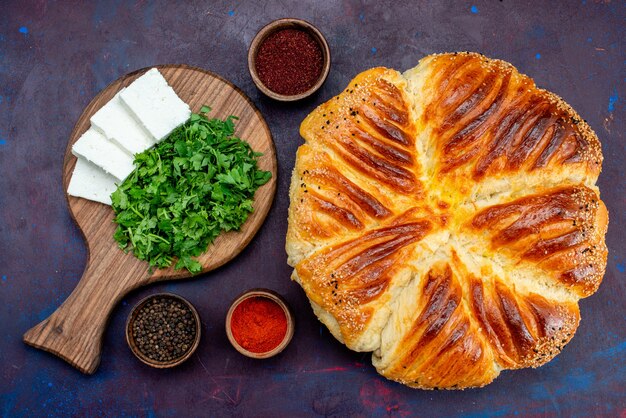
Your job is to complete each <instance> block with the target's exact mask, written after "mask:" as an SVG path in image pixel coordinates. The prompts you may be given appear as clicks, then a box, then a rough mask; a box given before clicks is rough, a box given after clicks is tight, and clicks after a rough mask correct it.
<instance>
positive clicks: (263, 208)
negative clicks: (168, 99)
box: [24, 65, 277, 374]
mask: <svg viewBox="0 0 626 418" xmlns="http://www.w3.org/2000/svg"><path fill="white" fill-rule="evenodd" d="M157 68H158V69H159V71H160V72H161V73H162V74H163V76H164V77H165V78H166V80H167V81H168V83H169V84H170V85H171V86H172V87H173V88H174V90H175V91H176V93H177V94H178V95H179V96H180V98H181V99H182V100H184V101H185V102H187V103H188V104H189V106H190V107H191V109H192V111H194V112H198V111H199V109H200V107H202V106H203V105H207V106H210V107H211V108H212V109H213V110H212V111H211V113H210V116H211V117H217V118H222V119H223V118H225V117H227V116H229V115H236V116H238V117H239V121H238V122H237V123H236V130H235V133H236V135H238V136H239V137H240V138H242V139H243V140H245V141H247V142H248V143H250V145H251V146H252V148H253V149H254V150H255V151H258V152H262V153H263V156H262V157H260V158H259V166H260V168H261V169H263V170H268V171H271V172H272V179H271V180H270V181H269V182H268V183H267V184H265V185H264V186H262V187H261V188H259V190H257V192H256V194H255V196H254V212H253V213H252V214H251V215H250V217H249V218H248V220H247V221H246V222H245V224H244V225H243V226H242V228H241V230H240V231H237V232H228V233H223V234H221V235H220V236H218V237H217V238H216V239H215V242H214V243H213V244H212V245H210V246H209V248H208V250H207V252H205V253H204V254H203V255H201V256H200V257H199V258H198V259H199V261H200V262H201V263H202V267H203V268H202V272H203V273H204V272H207V271H210V270H213V269H216V268H218V267H220V266H221V265H223V264H225V263H227V262H228V261H230V260H232V259H233V258H234V257H235V256H236V255H237V254H239V252H241V250H242V249H243V248H245V246H246V245H247V244H248V243H249V242H250V240H251V239H252V237H253V236H254V235H255V233H256V232H257V231H258V229H259V228H260V226H261V224H262V223H263V221H264V219H265V217H266V216H267V213H268V211H269V209H270V207H271V205H272V201H273V198H274V193H275V190H276V174H277V164H276V152H275V149H274V143H273V141H272V136H271V133H270V131H269V128H268V126H267V124H266V123H265V121H264V119H263V117H262V116H261V114H260V113H259V111H258V110H257V109H256V108H255V107H254V105H253V104H252V103H251V102H250V100H249V99H248V98H247V97H246V96H245V95H244V94H243V93H242V92H241V91H240V90H239V89H238V88H237V87H235V86H233V85H232V84H230V83H229V82H228V81H226V80H224V79H222V78H221V77H219V76H217V75H215V74H213V73H210V72H208V71H205V70H202V69H199V68H193V67H189V66H186V65H162V66H157ZM147 70H148V68H144V69H142V70H138V71H135V72H133V73H130V74H128V75H126V76H124V77H122V78H120V79H118V80H116V81H115V82H113V83H112V84H110V85H109V86H108V87H106V88H105V89H104V90H102V91H101V92H100V93H99V94H98V95H97V96H96V97H95V98H94V99H93V100H92V101H91V103H89V105H88V106H87V107H86V109H85V110H84V111H83V114H82V115H81V116H80V118H79V119H78V122H77V123H76V125H75V127H74V130H73V131H72V134H71V136H70V140H69V142H68V145H67V149H66V151H65V160H64V164H63V189H64V190H67V186H68V184H69V181H70V178H71V175H72V172H73V170H74V165H75V163H76V157H74V156H73V155H72V153H71V149H72V145H73V144H74V143H75V142H76V141H77V140H78V138H79V137H80V136H81V135H82V134H83V133H84V132H85V131H86V130H87V129H89V126H90V122H89V118H90V117H91V116H92V115H93V114H94V113H95V112H96V111H97V110H98V109H100V108H101V107H102V106H103V105H104V104H105V103H106V102H108V101H109V100H110V99H111V98H113V96H114V95H115V94H116V93H117V92H118V91H119V90H120V89H122V88H123V87H126V86H128V85H129V84H130V83H132V82H133V81H134V80H135V79H136V78H137V77H139V76H140V75H141V74H143V73H144V72H145V71H147ZM67 203H68V206H69V209H70V212H71V215H72V217H73V219H74V220H75V222H76V224H77V225H78V227H79V228H80V230H81V231H82V233H83V235H84V237H85V241H86V243H87V247H88V257H87V266H86V268H85V271H84V273H83V276H82V278H81V280H80V282H79V283H78V285H77V287H76V288H75V289H74V291H73V292H72V294H71V295H70V296H69V297H68V298H67V300H66V301H65V302H64V303H63V304H62V305H61V306H60V307H59V308H58V309H57V310H56V311H55V312H54V313H53V314H52V315H51V316H50V317H48V318H47V319H45V320H44V321H42V322H41V323H39V324H38V325H36V326H35V327H33V328H31V329H30V330H28V331H27V332H26V333H25V334H24V342H26V343H27V344H29V345H32V346H34V347H37V348H40V349H42V350H46V351H48V352H51V353H53V354H55V355H57V356H59V357H61V358H62V359H64V360H66V361H67V362H68V363H70V364H71V365H72V366H74V367H76V368H77V369H79V370H80V371H82V372H83V373H88V374H91V373H93V372H95V371H96V369H97V368H98V365H99V363H100V352H101V346H102V335H103V333H104V330H105V327H106V324H107V320H108V318H109V315H110V313H111V311H112V310H113V308H114V307H115V305H116V304H117V303H118V302H119V301H120V299H121V298H122V297H124V295H126V294H127V293H128V292H130V291H131V290H133V289H135V288H137V287H140V286H144V285H146V284H149V283H153V282H156V281H161V280H175V279H183V278H187V277H189V273H188V272H187V271H186V270H178V271H176V270H174V269H173V267H170V268H168V269H162V270H156V271H154V272H153V273H150V272H149V269H148V267H149V266H148V263H147V262H145V261H140V260H138V259H137V258H135V257H134V256H133V255H132V253H124V252H123V251H122V250H120V249H119V248H118V245H117V243H116V242H115V240H114V239H113V233H114V232H115V228H116V224H114V223H113V216H114V213H113V210H112V209H111V207H110V206H106V205H103V204H101V203H97V202H92V201H89V200H86V199H81V198H77V197H73V196H67Z"/></svg>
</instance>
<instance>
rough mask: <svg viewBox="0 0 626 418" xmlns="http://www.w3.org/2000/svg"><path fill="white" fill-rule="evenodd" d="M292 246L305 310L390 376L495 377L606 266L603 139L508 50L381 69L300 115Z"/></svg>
mask: <svg viewBox="0 0 626 418" xmlns="http://www.w3.org/2000/svg"><path fill="white" fill-rule="evenodd" d="M300 134H301V135H302V137H303V138H304V139H305V141H306V143H305V144H304V145H302V146H301V147H300V148H299V149H298V153H297V158H296V165H295V168H294V171H293V177H292V181H291V188H290V198H291V204H290V207H289V228H288V232H287V243H286V249H287V253H288V256H289V264H290V265H291V266H293V267H294V271H293V275H292V278H293V280H295V281H297V282H298V283H299V284H300V285H301V286H302V288H303V289H304V291H305V292H306V295H307V296H308V298H309V299H310V301H311V305H312V307H313V310H314V312H315V314H316V315H317V316H318V318H319V319H320V321H321V322H323V323H324V324H325V325H326V326H327V327H328V329H329V330H330V332H331V333H332V334H333V335H334V336H335V337H336V338H337V339H338V340H339V341H341V342H342V343H344V344H345V345H347V346H348V347H349V348H350V349H352V350H356V351H372V352H373V356H372V357H373V364H374V366H375V367H376V369H377V370H378V372H379V373H380V374H382V375H383V376H385V377H387V378H389V379H393V380H396V381H398V382H401V383H404V384H406V385H409V386H412V387H417V388H424V389H434V388H445V389H454V388H457V389H462V388H468V387H478V386H483V385H486V384H488V383H490V382H491V381H492V380H493V379H494V378H495V377H497V376H498V374H499V373H500V371H501V370H504V369H518V368H523V367H537V366H540V365H542V364H544V363H546V362H548V361H550V360H551V359H552V358H553V357H554V356H555V355H556V354H557V353H559V351H560V350H561V349H562V348H563V346H564V345H565V344H567V343H568V341H569V340H570V339H571V338H572V336H573V334H574V332H575V331H576V328H577V326H578V322H579V320H580V316H579V310H578V303H577V302H578V300H579V299H580V298H583V297H587V296H589V295H591V294H592V293H594V292H595V291H596V290H597V288H598V286H599V285H600V282H601V281H602V277H603V275H604V270H605V267H606V258H607V249H606V246H605V243H604V236H605V233H606V228H607V223H608V213H607V210H606V207H605V206H604V204H603V203H602V201H601V200H600V196H599V190H598V188H597V187H596V186H595V183H596V180H597V177H598V175H599V173H600V169H601V164H602V153H601V149H600V143H599V141H598V138H597V137H596V135H595V134H594V132H593V131H592V130H591V129H590V128H589V126H588V125H587V123H586V122H585V121H584V120H583V119H582V118H580V116H578V114H577V113H576V112H575V111H574V110H573V109H572V108H571V107H570V106H568V105H567V104H566V103H565V102H564V101H563V100H562V99H560V98H559V97H557V96H556V95H554V94H552V93H550V92H548V91H545V90H542V89H539V88H537V87H536V86H535V84H534V82H533V80H532V79H530V78H529V77H527V76H525V75H523V74H520V73H519V72H518V71H517V70H516V69H515V68H514V67H513V66H512V65H510V64H508V63H506V62H503V61H499V60H492V59H488V58H486V57H484V56H482V55H479V54H475V53H454V54H441V55H431V56H427V57H425V58H423V59H422V60H421V61H420V62H419V65H417V67H415V68H413V69H410V70H408V71H406V72H405V73H404V74H401V73H399V72H397V71H395V70H392V69H387V68H374V69H371V70H368V71H365V72H363V73H361V74H359V75H358V76H357V77H356V78H355V79H354V80H352V81H351V82H350V84H349V85H348V87H347V88H346V89H345V90H344V91H343V92H341V94H339V95H338V96H336V97H334V98H332V99H331V100H329V101H328V102H326V103H324V104H322V105H321V106H319V107H318V108H316V109H315V110H314V111H313V112H312V113H311V114H310V115H309V116H308V117H307V118H306V119H305V120H304V121H303V122H302V125H301V126H300Z"/></svg>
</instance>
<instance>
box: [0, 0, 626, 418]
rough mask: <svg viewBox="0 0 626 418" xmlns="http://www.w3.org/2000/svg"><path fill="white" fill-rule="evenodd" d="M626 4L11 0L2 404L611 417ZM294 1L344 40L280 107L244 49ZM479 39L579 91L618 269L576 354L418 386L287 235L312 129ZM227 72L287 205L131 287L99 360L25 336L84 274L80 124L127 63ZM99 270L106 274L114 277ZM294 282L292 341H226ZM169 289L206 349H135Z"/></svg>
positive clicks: (2, 173)
mask: <svg viewBox="0 0 626 418" xmlns="http://www.w3.org/2000/svg"><path fill="white" fill-rule="evenodd" d="M625 8H626V6H625V3H624V2H620V1H591V0H588V1H584V0H583V1H582V2H581V1H532V2H529V1H524V2H522V1H512V0H503V1H495V0H489V1H478V0H476V2H443V1H441V2H440V1H433V2H395V1H368V2H359V1H346V2H340V1H327V0H326V1H319V2H309V1H297V2H288V1H230V2H224V1H215V2H213V1H200V2H173V1H172V2H158V3H151V2H146V1H138V2H130V1H101V2H95V1H94V2H46V1H6V0H4V1H3V0H0V277H1V280H0V333H1V335H0V415H2V416H41V415H44V416H45V415H51V416H57V415H58V416H67V415H94V416H98V415H115V416H153V415H155V414H156V415H173V416H197V415H213V416H215V415H230V414H232V415H235V414H236V415H261V416H271V415H291V416H294V415H295V416H303V415H336V416H345V415H393V416H407V415H424V416H426V415H453V414H454V415H461V416H482V415H488V416H501V415H517V414H520V415H525V414H530V415H542V414H547V415H568V416H569V415H573V416H576V415H578V416H588V415H613V416H618V415H622V416H624V414H625V413H626V387H625V385H626V383H625V381H626V327H625V323H624V321H625V319H626V306H625V305H626V303H625V302H624V298H625V296H626V285H625V276H626V273H625V269H626V254H625V248H626V240H625V239H624V231H623V229H624V227H625V226H626V218H625V209H626V201H625V196H626V195H625V192H626V190H625V186H624V163H625V161H626V158H625V157H626V154H625V149H624V135H623V133H624V102H623V100H624V99H623V98H624V95H625V94H626V92H625V91H624V81H625V77H626V74H625V71H624V69H625V66H624V62H625V61H624V60H625V56H624V49H623V48H624V42H623V41H624V39H625V33H624V27H625V26H624V19H625V18H626V13H625ZM280 17H299V18H304V19H306V20H309V21H311V22H312V23H314V24H315V25H317V26H318V27H319V28H320V30H321V31H322V32H323V33H324V34H325V36H326V37H327V39H328V42H329V44H330V47H331V51H332V68H331V72H330V76H329V78H328V80H327V81H326V84H325V85H324V86H323V88H322V89H321V91H320V92H319V93H318V94H317V95H316V96H315V97H313V98H311V99H309V100H307V101H304V102H301V103H297V104H279V103H276V102H273V101H271V100H269V99H267V98H264V97H262V96H261V95H260V93H259V92H258V91H257V90H256V88H255V87H254V85H253V83H252V80H251V79H250V76H249V74H248V70H247V67H246V52H247V46H248V44H249V43H250V41H251V40H252V37H253V36H254V34H255V33H256V31H257V30H259V29H260V28H261V27H262V26H263V25H264V24H266V23H268V22H269V21H271V20H273V19H276V18H280ZM457 50H472V51H478V52H481V53H484V54H485V55H487V56H490V57H494V58H501V59H504V60H506V61H510V62H511V63H513V64H514V65H515V66H517V67H518V68H519V69H520V71H522V72H523V73H526V74H529V75H530V76H532V77H533V78H534V79H535V80H536V82H537V84H538V85H539V86H541V87H544V88H547V89H549V90H552V91H553V92H555V93H557V94H559V95H560V96H562V97H563V98H564V99H565V100H566V101H567V102H568V103H570V104H571V105H572V106H573V107H574V108H575V109H576V110H577V111H578V112H579V113H580V114H581V115H582V116H583V117H584V118H586V119H587V120H588V121H589V124H590V125H591V126H592V128H593V129H594V130H595V131H596V132H597V134H598V136H599V137H600V139H601V141H602V145H603V152H604V157H605V160H604V170H603V172H602V175H601V177H600V180H599V185H600V188H601V190H602V198H603V200H604V201H605V202H606V204H607V206H608V208H609V211H610V225H609V232H608V235H607V243H608V246H609V250H610V252H609V258H608V266H607V270H606V276H605V278H604V282H603V284H602V286H601V287H600V290H599V291H598V292H597V294H595V295H594V296H592V297H590V298H588V299H586V300H583V301H582V302H581V304H580V305H581V314H582V318H583V320H582V322H581V325H580V328H579V330H578V332H577V334H576V337H575V338H574V339H573V341H572V342H571V343H570V344H569V345H567V347H565V349H564V350H563V352H562V354H560V355H559V356H558V357H557V358H556V359H555V360H553V361H552V362H551V363H549V364H548V365H546V366H544V367H541V368H539V369H535V370H532V369H529V370H520V371H506V372H503V373H502V375H501V376H500V378H498V379H497V380H496V381H495V382H494V383H493V384H491V385H489V386H488V387H486V388H483V389H478V390H466V391H463V392H427V391H420V390H412V389H409V388H406V387H403V386H401V385H399V384H395V383H392V382H389V381H386V380H385V379H384V378H382V377H379V376H378V375H377V374H376V372H375V370H374V368H373V367H372V366H371V365H370V355H369V354H360V353H353V352H350V351H349V350H347V349H346V348H345V347H343V346H342V345H341V344H339V343H338V342H337V341H335V340H334V339H333V338H332V337H331V336H330V334H329V333H328V331H327V330H326V329H325V328H323V327H322V326H320V323H319V322H318V321H317V319H316V318H315V317H314V315H313V313H312V311H311V309H310V307H309V305H308V302H307V300H306V298H305V296H304V293H303V292H302V291H301V290H300V288H299V287H298V286H297V285H296V284H295V283H292V282H290V280H289V275H290V268H289V267H288V266H287V264H286V254H285V251H284V237H285V232H286V229H287V207H288V184H289V176H290V173H291V169H292V167H293V164H294V157H295V151H296V148H297V147H298V146H299V145H300V144H301V143H302V139H301V138H300V136H299V135H298V126H299V124H300V121H301V120H302V119H303V118H304V116H305V115H306V114H307V113H308V112H310V111H311V110H312V109H313V108H314V107H315V106H316V105H317V104H319V103H321V102H323V101H325V100H327V99H329V98H330V97H332V96H333V95H334V94H336V93H337V92H339V91H340V90H341V89H342V88H343V87H344V86H345V85H346V84H347V83H348V81H349V80H350V79H351V78H352V77H353V76H354V75H356V74H357V73H358V72H360V71H362V70H365V69H367V68H370V67H373V66H379V65H384V66H388V67H392V68H395V69H398V70H405V69H407V68H410V67H412V66H414V65H416V64H417V62H418V60H419V59H420V58H421V57H423V56H424V55H427V54H430V53H434V52H445V51H457ZM166 63H185V64H190V65H194V66H199V67H202V68H206V69H209V70H211V71H214V72H216V73H218V74H220V75H222V76H223V77H225V78H227V79H229V80H230V81H232V82H233V83H234V84H236V85H237V86H239V87H240V88H241V89H242V90H243V91H244V92H245V93H247V94H248V95H249V96H250V97H251V98H252V100H253V101H254V103H255V104H256V105H257V106H258V107H259V109H260V110H261V112H262V113H263V115H264V116H265V118H266V120H267V122H268V124H269V126H270V128H271V130H272V133H273V135H274V141H275V143H276V148H277V152H278V159H279V179H278V190H277V193H276V199H275V201H274V205H273V207H272V210H271V212H270V214H269V217H268V219H267V221H266V223H265V224H264V226H263V227H262V228H261V230H260V231H259V233H258V235H257V236H256V238H255V239H254V240H253V241H252V243H251V244H250V245H249V246H248V248H247V249H245V250H244V251H243V252H242V253H241V255H239V256H238V257H237V258H236V259H235V260H234V261H232V262H231V263H230V264H228V265H227V266H225V267H223V268H221V269H219V270H217V271H214V272H212V273H209V274H206V275H204V276H202V277H199V278H197V279H193V280H188V281H184V282H174V283H169V284H168V283H164V284H159V285H155V286H151V287H149V288H144V289H141V290H139V291H136V292H134V293H132V294H131V295H130V296H128V297H127V298H126V299H125V300H124V301H123V302H122V303H121V304H120V305H119V306H118V307H117V309H116V310H115V312H114V313H113V315H112V317H111V321H110V324H109V328H108V330H107V332H106V334H105V341H104V350H103V358H102V363H101V366H100V368H99V370H98V371H97V373H96V374H95V375H93V376H85V375H82V374H81V373H79V372H78V371H77V370H75V369H73V368H72V367H70V366H69V365H68V364H66V363H65V362H63V361H61V360H59V359H57V358H55V357H53V356H51V355H49V354H47V353H44V352H41V351H39V350H35V349H33V348H30V347H27V346H26V345H24V344H23V343H22V342H21V336H22V334H23V332H24V331H26V330H27V329H28V328H30V327H31V326H33V325H35V324H36V323H38V322H39V321H41V320H42V319H44V318H45V317H47V316H48V315H49V314H50V313H52V312H53V311H54V309H56V307H57V306H58V305H59V304H60V303H61V302H62V301H63V300H64V299H65V298H66V297H67V296H68V295H69V293H70V292H71V290H72V289H73V288H74V286H75V285H76V283H77V282H78V280H79V278H80V276H81V274H82V271H83V267H84V265H85V258H86V250H85V246H84V244H83V241H82V238H81V235H80V232H79V231H78V229H77V228H76V226H75V225H74V224H73V222H72V220H71V218H70V214H69V211H68V209H67V207H66V201H65V197H64V191H63V190H62V187H61V165H62V162H63V153H64V150H65V147H66V143H67V140H68V137H69V135H70V132H71V130H72V127H73V125H74V123H75V122H76V120H77V119H78V117H79V115H80V114H81V112H82V110H83V108H84V107H85V106H86V105H87V104H88V103H89V101H90V100H91V99H92V98H93V97H94V95H95V94H96V93H97V92H98V91H100V90H101V89H102V88H104V87H105V86H106V85H107V84H108V83H110V82H112V81H113V80H115V79H116V78H118V77H120V76H122V75H124V74H125V73H128V72H130V71H133V70H136V69H138V68H142V67H146V66H152V65H155V64H166ZM102 280H106V277H103V278H102ZM259 286H262V287H269V288H272V289H275V290H277V291H278V292H280V293H282V294H283V295H284V296H285V297H286V298H287V300H288V301H289V302H290V303H291V304H292V306H293V307H294V309H295V312H296V320H297V329H296V334H295V337H294V339H293V341H292V343H291V345H290V346H289V347H288V348H287V350H286V351H285V352H284V353H282V354H281V355H279V356H278V357H276V358H274V359H271V360H265V361H254V360H251V359H247V358H244V357H242V356H241V355H239V354H238V353H237V352H236V351H235V350H234V349H233V348H232V347H230V346H229V344H228V342H227V340H226V336H225V333H224V327H223V321H224V316H225V313H226V310H227V308H228V305H229V303H230V301H231V300H232V299H233V298H234V297H235V296H237V295H238V294H239V293H241V292H242V291H243V290H245V289H247V288H250V287H259ZM158 291H170V292H174V293H178V294H181V295H183V296H184V297H186V298H188V299H189V300H190V301H192V303H194V304H195V306H196V307H197V308H198V311H199V313H200V315H201V317H202V320H203V330H202V332H203V336H202V341H201V345H200V347H199V349H198V351H197V353H196V354H195V355H194V356H193V357H192V358H191V359H190V360H189V361H188V362H187V363H185V364H183V365H182V366H180V367H178V368H176V369H172V370H153V369H150V368H148V367H147V366H144V365H143V364H141V363H139V361H137V360H136V359H135V358H134V357H133V355H132V354H131V353H130V351H129V349H128V347H127V346H126V342H125V340H124V322H125V320H126V316H127V314H128V313H129V310H130V308H131V306H132V305H133V304H135V303H136V302H137V301H138V300H139V299H140V298H142V297H144V296H146V295H148V294H151V293H153V292H158Z"/></svg>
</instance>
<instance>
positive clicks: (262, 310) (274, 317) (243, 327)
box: [230, 296, 287, 353]
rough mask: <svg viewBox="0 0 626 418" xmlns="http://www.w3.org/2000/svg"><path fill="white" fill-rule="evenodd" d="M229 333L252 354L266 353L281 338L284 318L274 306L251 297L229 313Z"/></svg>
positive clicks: (261, 299) (285, 324) (276, 305)
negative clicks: (231, 313) (230, 315)
mask: <svg viewBox="0 0 626 418" xmlns="http://www.w3.org/2000/svg"><path fill="white" fill-rule="evenodd" d="M230 329H231V331H232V333H233V337H235V340H236V341H237V342H238V343H239V345H240V346H242V347H243V348H245V349H246V350H248V351H251V352H253V353H266V352H268V351H270V350H271V349H273V348H275V347H276V346H278V345H279V344H280V343H281V342H282V341H283V339H284V338H285V334H286V333H287V316H286V315H285V312H284V311H283V309H282V308H281V307H280V306H279V305H278V304H277V303H276V302H274V301H272V300H270V299H268V298H264V297H260V296H256V297H251V298H248V299H245V300H244V301H243V302H241V303H240V304H239V305H237V307H236V308H235V310H234V311H233V315H232V317H231V321H230Z"/></svg>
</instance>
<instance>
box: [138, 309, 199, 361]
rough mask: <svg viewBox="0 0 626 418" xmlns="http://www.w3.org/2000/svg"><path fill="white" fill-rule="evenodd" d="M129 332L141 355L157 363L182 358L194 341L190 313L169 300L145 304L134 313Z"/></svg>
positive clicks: (192, 317)
mask: <svg viewBox="0 0 626 418" xmlns="http://www.w3.org/2000/svg"><path fill="white" fill-rule="evenodd" d="M131 329H132V335H133V339H134V341H135V344H136V347H137V349H138V350H139V351H140V352H141V354H143V355H144V356H145V357H147V358H149V359H150V360H153V361H158V362H170V361H173V360H177V359H179V358H181V357H183V356H184V355H185V354H186V353H187V351H188V350H189V349H190V348H191V346H192V345H193V343H194V341H195V339H196V319H195V317H194V315H193V312H192V311H191V309H190V308H189V307H188V306H187V305H185V304H184V303H182V302H180V301H178V300H176V299H174V298H171V297H155V298H153V299H151V300H149V301H147V302H146V303H145V304H144V305H143V306H142V307H141V308H140V309H139V311H138V312H137V314H136V316H135V319H134V322H133V324H132V326H131Z"/></svg>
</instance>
